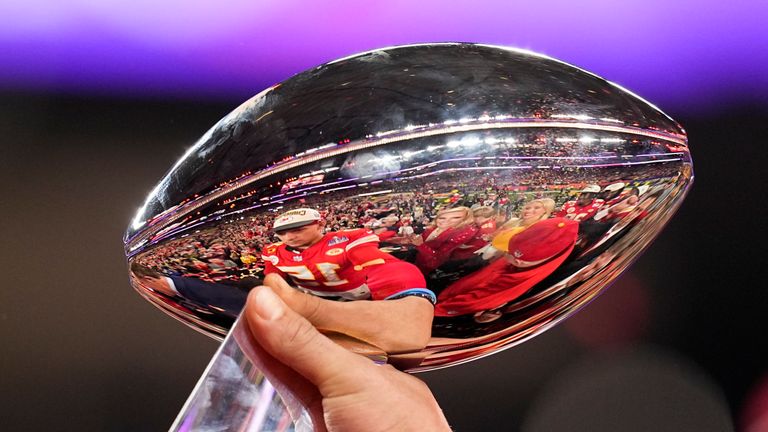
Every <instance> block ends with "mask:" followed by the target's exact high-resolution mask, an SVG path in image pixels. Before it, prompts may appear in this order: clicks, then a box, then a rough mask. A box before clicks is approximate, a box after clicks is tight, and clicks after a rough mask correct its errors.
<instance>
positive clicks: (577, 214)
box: [555, 199, 603, 222]
mask: <svg viewBox="0 0 768 432" xmlns="http://www.w3.org/2000/svg"><path fill="white" fill-rule="evenodd" d="M602 205H603V200H601V199H594V200H592V201H591V202H590V203H589V204H587V205H585V206H580V205H578V204H577V203H576V201H575V200H574V201H568V202H567V203H565V204H563V208H562V209H561V210H560V211H559V212H558V213H557V214H556V215H555V216H556V217H564V218H566V219H571V220H575V221H576V222H582V221H585V220H587V219H590V218H592V217H593V216H594V215H595V213H597V211H598V210H600V206H602Z"/></svg>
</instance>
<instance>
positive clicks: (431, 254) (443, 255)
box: [416, 224, 483, 274]
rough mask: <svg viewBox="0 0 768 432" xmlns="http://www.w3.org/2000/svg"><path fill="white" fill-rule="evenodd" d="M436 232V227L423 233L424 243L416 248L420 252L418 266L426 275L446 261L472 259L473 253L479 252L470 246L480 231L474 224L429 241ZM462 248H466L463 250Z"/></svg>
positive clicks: (447, 232) (443, 233)
mask: <svg viewBox="0 0 768 432" xmlns="http://www.w3.org/2000/svg"><path fill="white" fill-rule="evenodd" d="M434 230H435V227H431V228H427V230H426V231H424V232H423V233H421V237H422V238H423V239H424V243H422V244H420V245H419V246H417V247H416V250H417V252H418V254H417V255H416V265H417V266H418V267H419V268H420V269H421V271H422V272H424V273H425V274H428V273H429V272H431V271H432V270H434V269H436V268H438V267H440V266H441V265H442V264H443V263H445V262H446V261H451V260H459V259H466V258H467V256H466V255H469V256H470V257H471V256H472V253H473V252H474V251H475V250H477V248H474V249H471V247H470V246H469V244H470V243H471V242H472V241H473V240H475V239H476V235H477V232H478V230H479V229H478V227H477V226H475V225H474V224H471V225H465V226H463V227H461V228H452V229H448V230H446V231H443V232H442V233H440V234H439V235H438V236H437V237H435V238H433V239H431V240H427V239H428V238H429V235H430V234H432V232H433V231H434ZM462 246H464V247H463V248H462ZM482 246H483V245H480V246H478V247H482ZM469 249H471V250H469Z"/></svg>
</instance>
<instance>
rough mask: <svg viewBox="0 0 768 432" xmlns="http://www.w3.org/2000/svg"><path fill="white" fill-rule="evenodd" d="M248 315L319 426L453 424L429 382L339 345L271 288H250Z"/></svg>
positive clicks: (432, 427)
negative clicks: (441, 408) (449, 421)
mask: <svg viewBox="0 0 768 432" xmlns="http://www.w3.org/2000/svg"><path fill="white" fill-rule="evenodd" d="M244 317H245V318H246V320H247V323H248V327H249V328H250V330H251V333H252V335H253V337H254V339H255V340H256V342H257V343H258V344H260V345H261V347H262V348H263V349H264V351H265V352H266V353H267V354H269V355H270V356H271V357H273V359H267V360H268V361H265V364H267V365H272V366H271V367H273V368H274V369H275V370H274V371H273V372H275V373H274V374H275V375H277V376H279V377H280V379H282V380H285V381H292V382H293V385H289V386H288V387H291V388H292V389H293V390H294V392H296V393H298V394H299V397H300V399H301V400H302V401H303V402H304V404H305V405H306V408H307V410H308V411H309V412H310V413H311V414H312V417H313V421H314V426H315V428H316V430H318V431H325V430H327V431H333V432H335V431H360V430H365V431H374V432H375V431H395V430H396V431H449V430H450V427H449V426H448V423H447V421H446V420H445V417H444V416H443V413H442V411H441V410H440V407H439V406H438V405H437V402H436V401H435V399H434V397H433V396H432V393H431V392H430V391H429V388H428V387H427V386H426V384H424V383H423V382H422V381H420V380H418V379H417V378H415V377H413V376H411V375H408V374H406V373H403V372H400V371H398V370H396V369H395V368H393V367H392V366H390V365H376V364H374V363H373V362H372V361H370V360H368V359H366V358H364V357H362V356H359V355H357V354H353V353H351V352H349V351H347V350H345V349H344V348H341V347H340V346H338V345H336V344H335V343H333V342H332V341H331V340H330V339H328V338H327V337H325V336H323V335H322V334H320V333H319V332H318V331H317V330H316V329H315V328H314V327H313V326H312V325H311V324H310V323H309V321H307V320H306V319H304V318H303V317H302V316H300V315H299V314H297V313H296V312H294V311H292V310H291V309H290V308H288V307H287V306H286V304H285V303H284V302H283V301H282V300H281V299H280V298H279V297H278V296H277V295H275V293H274V292H272V290H271V289H270V288H268V287H265V286H259V287H256V288H254V289H253V290H252V291H251V293H250V294H249V295H248V301H247V302H246V306H245V309H244ZM271 360H274V361H271ZM297 386H298V387H301V388H297Z"/></svg>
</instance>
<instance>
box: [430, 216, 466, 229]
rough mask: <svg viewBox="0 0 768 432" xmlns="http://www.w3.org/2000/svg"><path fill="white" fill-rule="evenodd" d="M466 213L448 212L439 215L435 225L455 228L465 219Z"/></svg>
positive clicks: (442, 227) (441, 227) (443, 227)
mask: <svg viewBox="0 0 768 432" xmlns="http://www.w3.org/2000/svg"><path fill="white" fill-rule="evenodd" d="M465 216H466V215H465V214H464V213H463V212H448V213H443V214H441V215H440V216H438V217H437V220H436V221H435V225H436V226H437V228H439V229H448V228H454V227H456V226H457V225H458V224H460V223H461V221H462V220H464V217H465Z"/></svg>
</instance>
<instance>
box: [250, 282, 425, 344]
mask: <svg viewBox="0 0 768 432" xmlns="http://www.w3.org/2000/svg"><path fill="white" fill-rule="evenodd" d="M264 285H266V286H268V287H270V288H272V291H273V292H274V293H275V294H277V295H278V296H279V297H280V299H281V300H282V301H283V303H285V304H286V305H287V306H288V308H290V309H291V310H292V311H294V312H296V313H298V314H299V315H301V316H302V317H304V318H306V319H307V320H308V321H309V322H310V324H312V325H313V326H314V327H315V328H316V329H318V330H320V331H321V332H323V333H325V332H335V333H340V334H343V335H347V336H351V337H353V338H355V339H358V340H359V341H361V342H364V343H367V344H369V345H371V348H377V349H378V350H381V351H384V352H386V353H388V354H395V353H405V352H414V351H419V350H422V349H423V348H424V347H425V346H426V345H427V343H428V342H429V340H430V337H431V334H432V318H433V315H434V308H433V306H432V304H431V303H430V302H429V301H427V300H426V299H423V298H420V297H414V296H408V297H405V298H401V299H397V300H381V301H367V300H358V301H346V302H340V301H336V300H328V299H324V298H320V297H317V296H314V295H312V294H307V293H305V292H302V291H299V290H298V289H296V288H293V287H292V286H290V285H289V284H288V282H286V281H285V279H283V278H282V277H281V276H280V275H278V274H277V273H270V274H268V275H267V276H266V277H265V278H264ZM331 339H332V340H334V341H336V340H335V339H334V337H331ZM337 342H338V341H337Z"/></svg>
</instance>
